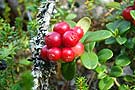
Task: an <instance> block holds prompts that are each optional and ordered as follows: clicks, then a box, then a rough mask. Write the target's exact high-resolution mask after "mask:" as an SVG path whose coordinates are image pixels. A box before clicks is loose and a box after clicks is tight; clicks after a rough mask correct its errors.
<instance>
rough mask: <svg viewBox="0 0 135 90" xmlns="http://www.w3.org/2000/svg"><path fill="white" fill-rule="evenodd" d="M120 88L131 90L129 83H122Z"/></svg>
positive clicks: (120, 89)
mask: <svg viewBox="0 0 135 90" xmlns="http://www.w3.org/2000/svg"><path fill="white" fill-rule="evenodd" d="M118 90H131V89H130V88H129V86H128V85H125V84H122V85H120V86H119V89H118Z"/></svg>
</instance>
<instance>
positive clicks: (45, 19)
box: [30, 0, 55, 90]
mask: <svg viewBox="0 0 135 90" xmlns="http://www.w3.org/2000/svg"><path fill="white" fill-rule="evenodd" d="M54 13H55V0H47V1H46V2H45V3H42V4H41V6H40V7H39V12H38V14H37V21H38V24H39V29H38V33H37V36H35V37H33V38H32V39H31V40H30V48H31V51H32V60H33V62H34V65H33V69H32V75H33V77H34V86H33V88H32V89H33V90H49V77H50V76H51V74H52V73H55V63H54V62H50V61H43V60H42V59H41V58H40V56H39V54H40V49H41V48H42V47H43V46H44V44H45V43H44V40H43V37H44V36H45V35H46V34H47V33H48V29H49V25H50V19H51V16H52V15H53V14H54Z"/></svg>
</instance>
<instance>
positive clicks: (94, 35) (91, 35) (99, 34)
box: [84, 30, 112, 43]
mask: <svg viewBox="0 0 135 90" xmlns="http://www.w3.org/2000/svg"><path fill="white" fill-rule="evenodd" d="M111 36H112V33H111V32H110V31H107V30H100V31H95V32H88V36H87V37H86V39H85V41H84V43H89V42H92V41H101V40H104V39H107V38H109V37H111Z"/></svg>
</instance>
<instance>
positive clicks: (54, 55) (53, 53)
mask: <svg viewBox="0 0 135 90" xmlns="http://www.w3.org/2000/svg"><path fill="white" fill-rule="evenodd" d="M47 57H48V59H49V60H52V61H57V60H59V59H60V58H61V49H60V48H57V47H53V48H50V49H48V51H47Z"/></svg>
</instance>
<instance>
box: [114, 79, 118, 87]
mask: <svg viewBox="0 0 135 90" xmlns="http://www.w3.org/2000/svg"><path fill="white" fill-rule="evenodd" d="M113 80H114V82H115V84H116V85H117V86H118V87H119V86H120V84H119V82H118V81H117V79H116V78H113Z"/></svg>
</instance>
